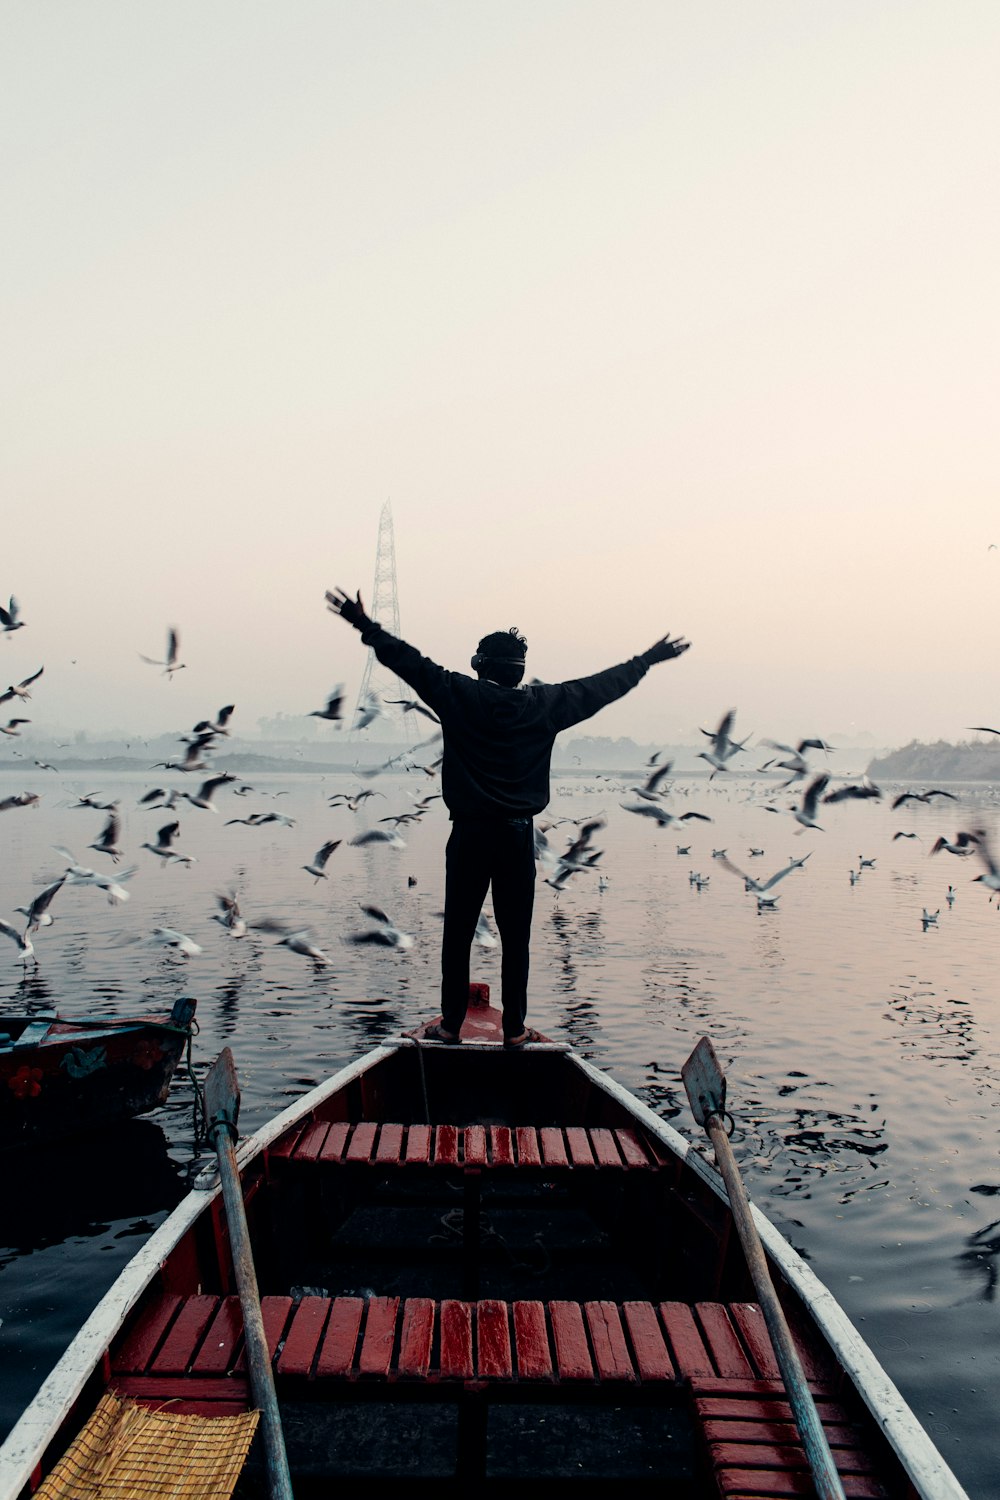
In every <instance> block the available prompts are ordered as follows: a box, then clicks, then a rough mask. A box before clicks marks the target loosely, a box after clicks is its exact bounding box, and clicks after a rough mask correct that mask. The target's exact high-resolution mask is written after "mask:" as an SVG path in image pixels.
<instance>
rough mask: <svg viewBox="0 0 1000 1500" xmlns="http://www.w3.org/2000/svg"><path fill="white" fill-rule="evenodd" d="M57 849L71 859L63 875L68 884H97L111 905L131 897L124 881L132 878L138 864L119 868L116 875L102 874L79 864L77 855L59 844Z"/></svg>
mask: <svg viewBox="0 0 1000 1500" xmlns="http://www.w3.org/2000/svg"><path fill="white" fill-rule="evenodd" d="M55 850H56V853H57V854H61V855H62V856H63V858H64V859H68V860H69V864H68V865H67V867H66V873H65V875H64V876H63V879H64V881H65V882H66V884H67V885H96V886H97V888H98V890H100V891H104V893H105V895H106V896H107V898H108V905H109V906H116V905H120V904H121V902H123V901H127V900H128V899H129V893H128V891H127V890H126V889H125V884H124V882H125V881H126V880H131V879H132V876H133V875H134V874H135V872H136V870H137V869H138V865H130V866H129V868H128V869H127V870H119V871H117V872H116V873H115V874H114V875H101V874H99V873H98V872H97V870H88V869H87V867H86V866H85V865H78V864H77V862H76V858H75V856H74V855H73V854H71V853H70V851H69V850H68V849H63V848H62V847H61V846H60V845H59V844H57V845H56V846H55Z"/></svg>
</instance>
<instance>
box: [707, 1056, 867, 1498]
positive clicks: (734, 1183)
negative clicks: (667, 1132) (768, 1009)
mask: <svg viewBox="0 0 1000 1500" xmlns="http://www.w3.org/2000/svg"><path fill="white" fill-rule="evenodd" d="M681 1077H682V1078H683V1080H684V1087H685V1088H686V1089H687V1096H688V1101H689V1103H690V1105H691V1112H692V1114H693V1115H694V1117H695V1119H696V1120H697V1122H698V1124H699V1125H703V1126H704V1128H705V1130H706V1131H707V1133H708V1137H709V1139H710V1141H711V1142H712V1145H713V1147H714V1148H715V1159H716V1161H717V1162H718V1165H719V1171H720V1172H721V1173H722V1178H723V1181H724V1182H725V1184H726V1192H727V1193H728V1194H729V1206H730V1208H731V1209H732V1214H733V1218H734V1220H735V1221H736V1229H737V1232H738V1234H739V1237H740V1244H741V1245H742V1246H743V1253H744V1255H745V1256H746V1259H747V1265H748V1267H749V1269H750V1275H751V1277H752V1278H753V1284H754V1288H755V1290H756V1292H757V1300H758V1302H759V1303H760V1306H761V1311H762V1312H763V1314H764V1320H765V1322H766V1323H767V1331H768V1333H769V1334H770V1335H771V1343H772V1345H773V1346H774V1353H775V1357H776V1358H777V1361H778V1368H779V1369H780V1371H781V1378H782V1380H783V1381H784V1382H785V1390H786V1392H787V1394H788V1400H789V1404H790V1405H791V1408H792V1416H793V1417H794V1419H795V1426H796V1429H797V1430H798V1434H799V1437H800V1439H801V1441H802V1446H803V1448H804V1449H805V1451H806V1458H807V1459H808V1460H809V1467H810V1468H811V1469H812V1475H813V1481H814V1483H815V1485H816V1493H817V1495H818V1496H819V1500H844V1489H843V1486H842V1484H841V1482H840V1475H839V1474H838V1473H837V1466H836V1464H835V1463H834V1461H833V1454H832V1453H831V1452H830V1445H829V1443H828V1442H827V1440H826V1433H825V1432H824V1431H823V1424H822V1423H821V1422H820V1419H819V1413H818V1412H817V1410H816V1403H815V1402H814V1401H813V1398H812V1392H811V1391H810V1390H809V1385H808V1382H807V1380H806V1375H805V1371H804V1370H803V1368H802V1361H801V1360H800V1359H799V1351H798V1350H797V1349H796V1347H795V1344H794V1342H793V1341H792V1335H791V1330H790V1329H789V1327H788V1323H787V1321H786V1319H785V1314H784V1312H783V1310H782V1307H781V1303H780V1302H779V1301H778V1297H777V1293H776V1292H775V1290H774V1283H773V1282H772V1280H771V1273H770V1271H769V1270H768V1268H767V1259H766V1257H765V1255H764V1247H763V1245H762V1244H761V1242H760V1235H759V1234H758V1233H757V1226H756V1224H755V1223H754V1221H753V1214H752V1213H751V1212H750V1202H749V1199H748V1198H747V1194H746V1188H745V1187H744V1186H743V1178H742V1177H741V1176H740V1169H739V1166H738V1164H737V1161H736V1158H735V1156H734V1155H733V1149H732V1147H731V1146H730V1144H729V1136H728V1134H727V1132H726V1124H725V1115H726V1080H725V1078H724V1076H723V1073H722V1069H721V1068H720V1067H719V1061H718V1058H717V1057H716V1055H715V1049H714V1048H713V1046H712V1043H711V1042H710V1041H709V1040H708V1037H707V1036H703V1037H702V1039H701V1041H700V1042H699V1043H698V1045H697V1047H695V1049H694V1051H693V1052H692V1053H691V1056H690V1057H689V1058H688V1060H687V1062H686V1063H685V1064H684V1066H683V1067H682V1068H681Z"/></svg>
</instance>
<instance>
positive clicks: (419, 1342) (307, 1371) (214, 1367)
mask: <svg viewBox="0 0 1000 1500" xmlns="http://www.w3.org/2000/svg"><path fill="white" fill-rule="evenodd" d="M261 1305H262V1310H263V1315H264V1327H265V1332H266V1334H267V1338H268V1342H269V1347H270V1349H271V1353H272V1356H273V1358H274V1368H275V1372H276V1374H277V1375H279V1376H282V1375H284V1376H301V1377H304V1378H306V1379H309V1380H317V1379H323V1378H326V1377H337V1378H340V1379H345V1380H363V1379H365V1378H367V1377H373V1376H375V1377H380V1378H382V1379H387V1380H393V1381H396V1380H406V1379H416V1380H429V1381H446V1380H477V1381H478V1380H520V1381H536V1380H545V1381H557V1382H559V1381H562V1382H566V1381H570V1382H571V1381H589V1382H595V1381H624V1382H627V1383H643V1382H651V1381H652V1382H656V1381H679V1380H690V1381H692V1382H699V1384H698V1390H699V1391H700V1392H702V1393H704V1394H709V1395H710V1394H712V1381H723V1382H726V1385H725V1391H726V1392H728V1391H730V1390H731V1388H732V1382H733V1381H737V1382H739V1381H742V1382H745V1383H749V1386H753V1387H754V1388H756V1387H755V1384H754V1383H755V1382H756V1383H757V1384H759V1383H760V1382H761V1381H765V1382H768V1381H769V1382H771V1383H772V1384H773V1383H774V1381H775V1379H776V1377H777V1367H776V1365H775V1362H774V1356H773V1354H772V1352H771V1346H770V1343H769V1341H768V1339H767V1332H766V1329H765V1327H764V1321H763V1317H762V1314H761V1312H760V1309H759V1307H757V1305H756V1304H754V1303H732V1304H725V1303H718V1302H699V1303H695V1304H693V1305H691V1306H689V1305H688V1304H687V1303H682V1302H660V1303H652V1302H638V1301H636V1302H623V1303H615V1302H605V1301H593V1302H583V1303H579V1302H564V1301H554V1302H535V1301H523V1302H512V1303H507V1302H500V1301H496V1300H493V1299H488V1298H487V1299H484V1300H482V1301H479V1302H462V1301H458V1300H446V1301H442V1302H434V1301H432V1300H431V1299H430V1298H425V1297H409V1298H405V1299H404V1298H398V1297H371V1298H367V1299H365V1298H361V1297H325V1296H305V1297H303V1298H301V1300H300V1301H298V1302H293V1301H292V1299H291V1298H290V1297H264V1298H263V1299H262V1304H261ZM802 1357H803V1363H804V1365H805V1368H806V1373H807V1375H808V1376H809V1378H810V1380H812V1381H813V1382H814V1384H815V1383H816V1382H817V1381H819V1382H822V1380H823V1376H824V1373H825V1372H824V1371H822V1370H821V1369H819V1368H817V1367H816V1366H815V1365H814V1363H813V1362H812V1361H811V1360H810V1358H809V1354H808V1351H807V1350H803V1351H802ZM112 1368H113V1372H114V1374H115V1375H116V1376H121V1377H129V1378H130V1379H131V1378H133V1377H135V1378H142V1379H143V1380H146V1381H150V1380H156V1379H169V1380H170V1381H172V1382H175V1381H177V1380H178V1379H181V1378H183V1379H188V1380H201V1379H210V1378H216V1379H217V1378H220V1377H223V1376H229V1375H232V1376H235V1377H241V1376H242V1374H243V1372H244V1369H245V1365H244V1360H243V1319H242V1315H241V1313H240V1307H239V1302H238V1299H237V1298H235V1297H216V1296H210V1295H205V1296H195V1297H179V1296H169V1295H162V1296H160V1297H158V1298H156V1299H155V1300H154V1301H153V1302H151V1303H150V1304H149V1305H148V1306H147V1307H146V1309H145V1310H144V1312H143V1313H142V1314H141V1316H140V1317H139V1318H138V1319H137V1320H136V1322H135V1324H134V1325H133V1327H132V1328H131V1329H130V1331H129V1332H128V1334H127V1335H126V1337H125V1338H124V1339H123V1341H122V1342H121V1344H120V1345H119V1347H118V1349H117V1351H116V1353H115V1356H114V1359H113V1364H112Z"/></svg>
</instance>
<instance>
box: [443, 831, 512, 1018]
mask: <svg viewBox="0 0 1000 1500" xmlns="http://www.w3.org/2000/svg"><path fill="white" fill-rule="evenodd" d="M491 885H492V887H493V913H494V916H495V917H496V922H497V929H498V931H499V933H500V942H501V945H502V949H503V957H502V963H501V969H500V980H501V991H502V994H503V1031H504V1036H508V1037H512V1036H520V1035H521V1033H522V1032H523V1030H524V1017H525V1015H526V1014H527V1009H528V944H529V940H530V937H531V912H532V907H533V906H534V902H535V841H534V831H533V828H532V824H531V819H530V818H494V819H489V820H487V819H471V818H456V819H455V821H454V823H453V824H452V830H451V836H450V838H449V839H448V848H447V852H446V855H445V888H444V939H443V942H442V946H441V1022H442V1025H443V1026H444V1028H445V1030H446V1031H452V1032H458V1031H459V1029H460V1028H461V1025H462V1022H463V1021H464V1020H465V1012H466V1010H467V1008H468V1004H469V952H470V949H471V947H472V939H473V938H474V936H475V932H476V923H477V922H478V920H479V914H480V912H481V911H482V909H483V902H484V901H485V900H486V892H487V891H488V890H489V888H490V886H491Z"/></svg>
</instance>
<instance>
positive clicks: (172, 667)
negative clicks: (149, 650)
mask: <svg viewBox="0 0 1000 1500" xmlns="http://www.w3.org/2000/svg"><path fill="white" fill-rule="evenodd" d="M179 646H180V641H179V639H178V636H177V631H176V630H175V629H174V627H173V626H171V627H170V629H169V630H168V631H167V658H166V661H157V660H156V659H155V658H154V657H152V656H143V654H142V652H141V651H140V652H139V656H140V658H141V659H142V660H143V661H145V662H148V663H149V665H150V666H151V667H162V668H163V675H164V677H166V678H168V679H169V680H171V681H172V680H173V675H174V673H175V672H179V671H181V669H182V668H183V667H185V666H186V665H187V663H186V662H183V661H178V660H177V652H178V649H179Z"/></svg>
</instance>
